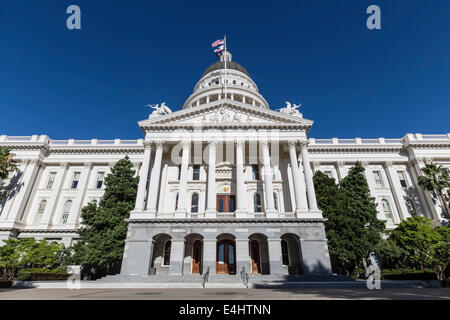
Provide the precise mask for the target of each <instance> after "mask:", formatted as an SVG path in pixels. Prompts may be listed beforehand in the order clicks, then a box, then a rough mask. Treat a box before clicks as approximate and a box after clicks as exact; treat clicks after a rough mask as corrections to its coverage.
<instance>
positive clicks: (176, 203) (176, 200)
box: [175, 193, 179, 210]
mask: <svg viewBox="0 0 450 320" xmlns="http://www.w3.org/2000/svg"><path fill="white" fill-rule="evenodd" d="M178 195H179V194H178V193H177V195H176V196H175V210H177V209H178Z"/></svg>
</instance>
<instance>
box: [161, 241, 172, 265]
mask: <svg viewBox="0 0 450 320" xmlns="http://www.w3.org/2000/svg"><path fill="white" fill-rule="evenodd" d="M171 246H172V241H170V240H167V241H166V242H165V243H164V261H163V264H164V265H165V266H168V265H170V248H171Z"/></svg>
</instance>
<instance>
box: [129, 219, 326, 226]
mask: <svg viewBox="0 0 450 320" xmlns="http://www.w3.org/2000/svg"><path fill="white" fill-rule="evenodd" d="M125 221H127V222H129V223H132V224H176V223H183V224H187V223H196V224H211V223H213V224H238V225H241V224H242V223H254V224H276V223H323V222H325V221H326V219H325V218H273V219H272V218H271V219H267V218H244V219H237V218H229V219H220V218H213V219H207V218H199V219H196V218H186V219H126V220H125Z"/></svg>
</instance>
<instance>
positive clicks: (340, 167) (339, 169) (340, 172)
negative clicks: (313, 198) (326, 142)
mask: <svg viewBox="0 0 450 320" xmlns="http://www.w3.org/2000/svg"><path fill="white" fill-rule="evenodd" d="M336 169H337V174H338V178H339V181H341V180H342V179H344V178H345V170H344V162H342V161H338V162H336ZM339 181H338V182H339Z"/></svg>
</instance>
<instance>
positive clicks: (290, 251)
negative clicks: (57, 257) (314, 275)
mask: <svg viewBox="0 0 450 320" xmlns="http://www.w3.org/2000/svg"><path fill="white" fill-rule="evenodd" d="M281 255H282V262H283V268H284V269H285V272H287V273H288V274H303V259H302V250H301V245H300V237H299V236H298V235H296V234H293V233H286V234H284V235H282V236H281Z"/></svg>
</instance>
